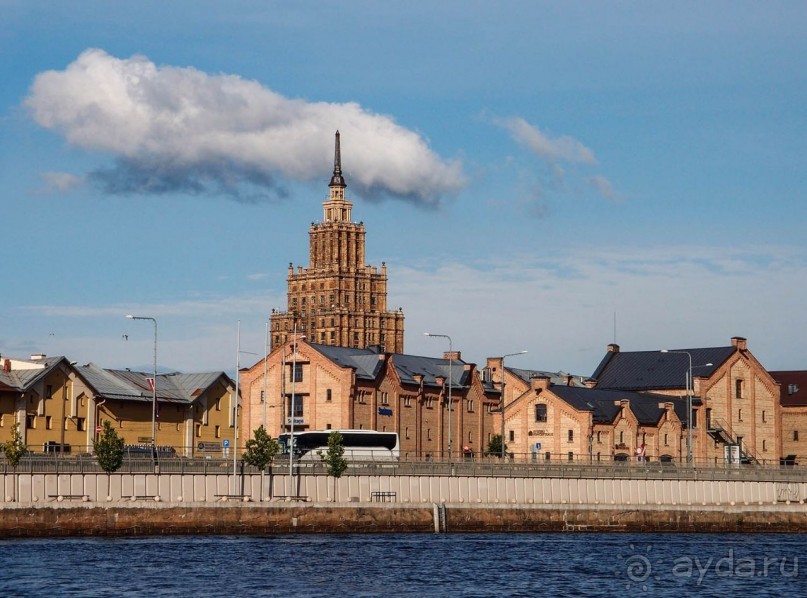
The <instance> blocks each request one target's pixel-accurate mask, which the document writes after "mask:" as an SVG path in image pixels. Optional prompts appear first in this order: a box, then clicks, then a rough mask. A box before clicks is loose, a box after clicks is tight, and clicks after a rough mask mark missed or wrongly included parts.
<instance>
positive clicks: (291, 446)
mask: <svg viewBox="0 0 807 598" xmlns="http://www.w3.org/2000/svg"><path fill="white" fill-rule="evenodd" d="M292 317H293V319H294V329H293V331H294V341H293V343H292V355H291V398H290V399H289V496H291V495H293V494H297V492H295V491H294V449H295V447H296V445H297V443H296V442H295V441H294V417H295V415H294V403H295V401H296V397H295V396H294V383H295V382H296V381H297V313H296V312H294V315H293V316H292ZM283 375H284V376H285V375H286V373H285V372H283ZM284 399H285V397H284Z"/></svg>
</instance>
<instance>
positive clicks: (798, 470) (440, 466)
mask: <svg viewBox="0 0 807 598" xmlns="http://www.w3.org/2000/svg"><path fill="white" fill-rule="evenodd" d="M155 466H156V467H155ZM234 468H235V471H236V473H237V474H238V475H242V474H244V475H246V474H257V473H259V471H258V470H256V469H255V468H253V467H251V466H248V465H245V464H244V462H243V461H242V460H237V461H236V462H235V463H234V461H233V459H232V458H229V459H221V458H216V459H213V458H203V459H189V458H180V457H170V458H164V457H160V456H159V455H158V459H157V460H156V461H154V460H152V458H151V455H149V454H146V455H138V456H132V455H127V456H126V457H125V458H124V461H123V466H122V467H121V469H120V473H125V474H138V473H139V474H148V473H159V474H180V475H182V474H202V475H220V474H226V475H230V474H231V473H232V472H233V469H234ZM288 470H289V461H288V458H287V457H278V458H276V459H275V461H274V464H273V466H272V468H271V471H273V472H276V473H278V472H284V473H285V472H288ZM293 470H294V472H295V475H311V476H324V475H326V467H325V465H324V464H322V463H316V462H311V461H295V462H294V463H293ZM0 473H3V474H13V473H25V474H36V473H55V474H61V473H65V474H68V473H76V474H92V473H102V470H101V468H100V467H99V466H98V463H97V461H96V460H95V458H94V457H93V456H91V455H88V454H78V455H75V456H61V455H59V456H53V455H28V456H26V457H24V458H23V459H22V461H21V462H20V464H19V465H18V466H17V468H16V472H15V470H14V469H12V468H11V467H10V466H9V465H8V463H6V462H5V461H4V460H3V461H0ZM345 475H348V476H356V475H384V476H443V477H499V478H567V479H568V478H576V479H628V480H631V479H636V480H647V479H653V480H665V479H666V480H723V481H782V482H799V481H805V480H807V467H804V466H799V465H796V466H778V465H777V466H762V465H750V464H744V465H740V464H736V463H735V464H717V465H715V464H707V465H687V464H684V465H681V464H674V463H666V462H659V461H639V462H636V461H631V462H619V461H616V462H615V461H600V462H597V461H595V462H588V461H546V460H543V461H519V460H515V459H513V460H508V459H505V460H501V459H498V458H495V457H488V458H483V459H474V460H456V461H448V460H445V461H436V460H428V461H425V460H419V461H414V460H412V461H405V460H401V461H397V462H390V461H379V462H372V461H361V462H354V463H351V464H350V466H349V467H348V469H347V471H346V474H345Z"/></svg>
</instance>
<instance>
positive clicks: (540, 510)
mask: <svg viewBox="0 0 807 598" xmlns="http://www.w3.org/2000/svg"><path fill="white" fill-rule="evenodd" d="M802 507H803V505H784V504H782V505H778V506H776V507H773V506H763V507H760V506H759V505H751V506H742V507H740V506H734V507H731V506H728V507H714V506H712V507H703V506H699V507H686V506H679V507H658V506H649V505H646V506H637V507H633V508H625V507H616V506H582V505H576V506H573V507H561V506H559V505H524V506H513V505H450V506H448V505H447V506H446V507H445V508H441V506H439V505H428V506H426V505H412V504H410V505H389V504H388V505H372V506H370V505H365V506H356V505H355V504H351V503H334V504H313V503H307V504H299V503H293V504H286V503H263V504H259V503H222V502H219V503H196V504H186V505H182V506H179V505H170V504H166V503H154V502H151V503H148V504H147V503H134V502H131V503H119V504H97V503H88V502H84V503H72V504H68V503H53V504H38V505H23V504H17V505H6V506H5V507H4V508H2V509H0V536H2V537H36V536H50V537H53V536H137V535H141V536H142V535H168V534H171V535H184V534H251V535H263V534H278V533H280V534H293V533H390V532H396V533H397V532H432V533H433V532H435V531H437V530H439V531H443V532H448V533H452V532H558V531H575V532H602V531H606V532H651V531H652V532H804V531H807V512H805V510H804V509H803V508H802ZM435 520H436V521H435Z"/></svg>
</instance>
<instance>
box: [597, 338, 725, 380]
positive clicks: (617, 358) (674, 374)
mask: <svg viewBox="0 0 807 598" xmlns="http://www.w3.org/2000/svg"><path fill="white" fill-rule="evenodd" d="M736 350H737V349H736V347H713V348H705V349H704V348H701V349H675V350H672V349H671V350H670V351H669V352H668V353H662V352H661V351H625V352H612V351H609V352H608V353H607V354H606V355H605V357H604V358H603V360H602V361H601V362H600V365H599V366H597V369H596V370H595V372H594V373H593V374H592V376H591V377H592V378H595V379H596V380H597V388H612V389H622V390H651V389H659V390H661V389H679V388H680V389H685V388H686V378H687V374H688V371H689V357H688V356H687V355H686V354H685V353H689V354H690V355H692V366H693V370H692V375H693V376H694V377H697V376H711V375H712V374H713V373H714V372H715V370H717V368H719V367H720V366H721V365H722V364H723V363H725V361H726V360H727V359H728V358H729V357H731V355H733V354H734V352H735V351H736ZM675 351H682V352H681V353H676V352H675ZM707 363H711V364H712V365H711V366H708V367H703V366H704V365H705V364H707Z"/></svg>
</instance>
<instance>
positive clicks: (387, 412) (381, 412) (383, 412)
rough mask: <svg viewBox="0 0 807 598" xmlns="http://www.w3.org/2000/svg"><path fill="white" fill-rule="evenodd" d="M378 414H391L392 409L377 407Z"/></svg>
mask: <svg viewBox="0 0 807 598" xmlns="http://www.w3.org/2000/svg"><path fill="white" fill-rule="evenodd" d="M378 414H379V415H392V409H389V408H387V407H379V408H378Z"/></svg>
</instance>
